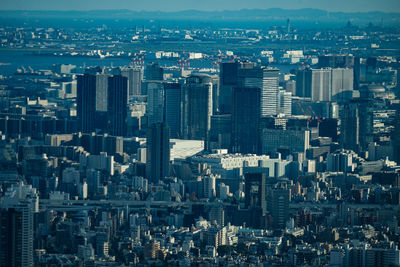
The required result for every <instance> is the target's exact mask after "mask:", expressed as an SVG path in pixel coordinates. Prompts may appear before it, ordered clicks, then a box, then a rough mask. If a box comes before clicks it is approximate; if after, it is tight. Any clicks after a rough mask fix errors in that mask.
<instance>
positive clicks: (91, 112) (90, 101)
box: [77, 74, 96, 133]
mask: <svg viewBox="0 0 400 267" xmlns="http://www.w3.org/2000/svg"><path fill="white" fill-rule="evenodd" d="M77 81H78V82H77V115H78V120H79V125H78V127H79V130H81V131H82V132H85V133H87V132H92V131H94V129H95V122H96V76H95V75H90V74H84V75H82V76H78V78H77Z"/></svg>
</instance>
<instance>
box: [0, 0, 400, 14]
mask: <svg viewBox="0 0 400 267" xmlns="http://www.w3.org/2000/svg"><path fill="white" fill-rule="evenodd" d="M276 7H277V8H284V9H299V8H318V9H324V10H328V11H349V12H354V11H360V12H363V11H386V12H400V0H0V9H18V10H94V9H131V10H147V11H155V10H161V11H179V10H187V9H197V10H207V11H213V10H237V9H243V8H249V9H253V8H258V9H267V8H276Z"/></svg>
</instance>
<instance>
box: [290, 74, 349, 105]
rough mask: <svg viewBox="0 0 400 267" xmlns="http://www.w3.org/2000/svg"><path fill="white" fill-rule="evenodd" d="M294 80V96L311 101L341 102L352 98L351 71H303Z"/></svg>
mask: <svg viewBox="0 0 400 267" xmlns="http://www.w3.org/2000/svg"><path fill="white" fill-rule="evenodd" d="M296 78H297V80H296V95H297V96H300V97H311V99H312V101H341V100H346V99H348V98H351V96H352V95H351V94H350V93H352V91H353V86H354V84H353V69H349V68H324V69H304V70H299V71H298V72H297V76H296Z"/></svg>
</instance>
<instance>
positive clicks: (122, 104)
mask: <svg viewBox="0 0 400 267" xmlns="http://www.w3.org/2000/svg"><path fill="white" fill-rule="evenodd" d="M108 84H109V87H108V108H107V109H108V110H107V124H108V132H109V133H110V134H111V135H116V136H125V135H126V125H127V121H126V118H127V112H128V110H127V109H128V107H127V105H128V82H127V78H126V77H123V76H121V75H114V76H112V77H109V78H108Z"/></svg>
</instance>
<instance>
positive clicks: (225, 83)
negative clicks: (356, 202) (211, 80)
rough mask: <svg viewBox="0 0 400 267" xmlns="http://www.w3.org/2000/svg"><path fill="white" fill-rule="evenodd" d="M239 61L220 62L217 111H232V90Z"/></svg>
mask: <svg viewBox="0 0 400 267" xmlns="http://www.w3.org/2000/svg"><path fill="white" fill-rule="evenodd" d="M239 64H240V63H239V62H229V63H228V62H226V63H221V64H220V72H219V73H220V76H219V81H220V88H219V111H220V112H221V113H222V114H227V113H229V114H230V113H232V90H233V87H235V86H237V75H238V68H239Z"/></svg>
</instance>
